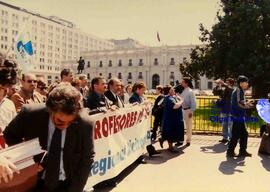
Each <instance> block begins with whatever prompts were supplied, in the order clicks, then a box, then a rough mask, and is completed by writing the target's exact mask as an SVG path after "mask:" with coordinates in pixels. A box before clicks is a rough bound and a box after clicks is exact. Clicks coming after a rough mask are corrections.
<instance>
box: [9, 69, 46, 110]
mask: <svg viewBox="0 0 270 192" xmlns="http://www.w3.org/2000/svg"><path fill="white" fill-rule="evenodd" d="M21 85H22V87H21V90H20V91H19V92H18V93H15V94H14V95H12V96H11V100H12V101H13V103H14V104H15V107H16V111H17V112H19V111H20V110H21V108H22V106H23V105H24V104H33V103H43V102H44V99H43V97H42V95H41V94H40V93H38V92H37V91H36V88H37V79H36V76H35V75H33V74H23V75H22V79H21Z"/></svg>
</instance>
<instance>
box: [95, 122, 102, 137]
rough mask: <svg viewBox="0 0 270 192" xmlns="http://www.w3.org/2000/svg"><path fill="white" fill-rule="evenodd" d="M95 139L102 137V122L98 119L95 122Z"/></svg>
mask: <svg viewBox="0 0 270 192" xmlns="http://www.w3.org/2000/svg"><path fill="white" fill-rule="evenodd" d="M94 138H95V139H100V138H101V133H100V122H99V121H96V124H95V137H94Z"/></svg>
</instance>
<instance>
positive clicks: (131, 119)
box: [129, 111, 134, 127]
mask: <svg viewBox="0 0 270 192" xmlns="http://www.w3.org/2000/svg"><path fill="white" fill-rule="evenodd" d="M133 121H134V112H133V111H132V112H131V113H130V122H129V127H132V124H133Z"/></svg>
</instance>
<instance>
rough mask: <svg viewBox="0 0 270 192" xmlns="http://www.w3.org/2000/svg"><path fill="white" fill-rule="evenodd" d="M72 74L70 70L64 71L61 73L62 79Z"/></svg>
mask: <svg viewBox="0 0 270 192" xmlns="http://www.w3.org/2000/svg"><path fill="white" fill-rule="evenodd" d="M70 73H72V71H71V70H70V69H63V70H62V71H61V73H60V77H61V79H63V76H68V74H70Z"/></svg>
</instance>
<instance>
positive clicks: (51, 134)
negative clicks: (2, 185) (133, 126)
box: [0, 55, 253, 192]
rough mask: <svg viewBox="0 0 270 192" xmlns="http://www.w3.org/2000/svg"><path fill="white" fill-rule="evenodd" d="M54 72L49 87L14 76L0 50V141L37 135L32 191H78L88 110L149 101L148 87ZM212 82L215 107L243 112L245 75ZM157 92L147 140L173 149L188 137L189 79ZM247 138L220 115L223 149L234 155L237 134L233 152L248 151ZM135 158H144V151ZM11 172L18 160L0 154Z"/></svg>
mask: <svg viewBox="0 0 270 192" xmlns="http://www.w3.org/2000/svg"><path fill="white" fill-rule="evenodd" d="M60 77H61V81H55V82H53V83H52V84H50V85H49V86H48V85H47V83H46V82H45V81H44V79H43V78H40V77H36V76H35V75H34V74H31V73H25V74H22V75H21V76H20V77H19V76H18V74H17V64H16V62H14V61H13V60H10V59H6V58H5V57H4V56H3V55H0V134H1V135H0V144H1V148H5V147H6V146H7V145H8V146H11V145H15V144H18V143H20V142H23V141H26V140H30V139H33V138H36V137H37V138H39V142H40V145H41V147H42V149H44V150H46V151H47V154H46V156H45V158H44V156H42V155H40V156H37V157H35V161H37V162H40V167H41V168H40V172H39V173H38V181H37V185H36V186H35V189H34V190H36V191H60V192H61V191H63V192H64V191H69V192H70V191H74V192H75V191H76V192H78V191H82V190H83V188H84V185H85V184H86V181H87V179H88V176H89V171H90V169H91V166H92V164H93V161H94V154H95V152H94V140H93V126H94V125H93V122H91V120H90V118H89V117H90V116H91V115H94V114H97V113H106V112H108V111H115V110H118V109H121V108H124V107H126V106H132V105H136V104H141V103H144V102H147V100H146V99H145V96H144V93H145V91H146V88H147V86H146V84H145V83H143V82H136V83H134V84H133V85H131V84H128V85H124V83H123V82H122V81H121V80H120V79H118V78H112V79H110V80H108V81H106V79H104V78H103V77H100V76H98V77H94V78H93V79H92V80H91V82H88V80H87V76H86V75H84V74H82V73H81V72H80V73H79V72H78V74H77V75H76V77H75V74H74V73H73V72H72V71H71V70H70V69H63V70H62V71H61V74H60ZM217 84H218V86H217V87H215V89H214V90H213V92H214V94H215V95H218V96H220V100H218V101H217V105H220V107H221V116H224V117H227V116H229V115H232V116H235V117H240V118H244V117H245V110H246V109H248V108H251V107H253V105H252V104H250V103H247V102H246V100H245V94H244V90H246V89H247V88H248V78H247V77H245V76H239V78H238V80H237V87H236V88H235V89H234V88H233V86H234V80H233V79H231V78H229V79H227V81H226V83H224V82H223V81H219V82H217ZM18 85H19V86H18ZM156 95H157V97H156V99H155V102H154V105H153V108H152V115H153V116H154V123H153V129H152V130H151V131H152V133H151V141H152V143H153V142H155V141H158V142H159V144H160V147H161V148H163V147H164V142H165V141H167V142H168V151H169V152H171V153H177V152H178V150H177V149H176V147H178V146H181V145H184V144H185V146H187V147H188V146H190V145H191V141H192V126H193V125H192V122H193V115H194V112H195V110H196V98H195V94H194V92H193V86H192V81H191V79H190V78H188V77H184V78H183V79H182V81H181V83H180V84H177V85H176V86H174V87H173V86H171V85H165V86H161V85H158V86H157V87H156ZM145 130H147V128H146V129H145ZM185 130H186V131H185ZM231 130H232V131H231ZM159 132H160V133H161V134H160V136H159V137H158V135H159V134H158V133H159ZM185 133H186V137H184V135H185ZM247 137H248V134H247V131H246V127H245V122H244V121H233V122H231V123H230V122H224V124H223V138H222V139H221V140H220V142H223V143H226V142H229V145H228V150H227V156H228V157H235V156H236V154H235V152H234V150H235V147H236V145H237V142H238V140H240V152H239V155H240V156H251V154H250V153H248V152H247V151H246V148H247ZM184 138H186V141H184ZM146 149H147V152H148V154H149V156H150V157H151V156H153V155H156V154H160V151H157V150H156V149H155V147H154V146H153V145H152V144H150V145H148V146H147V147H146ZM41 159H42V161H41ZM138 162H140V163H145V160H144V157H143V156H141V157H140V158H139V159H138ZM15 172H18V170H17V168H16V166H15V165H14V164H12V163H11V162H9V160H8V159H6V158H5V157H1V156H0V182H1V181H4V182H8V181H9V180H11V179H12V178H13V175H14V173H15Z"/></svg>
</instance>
